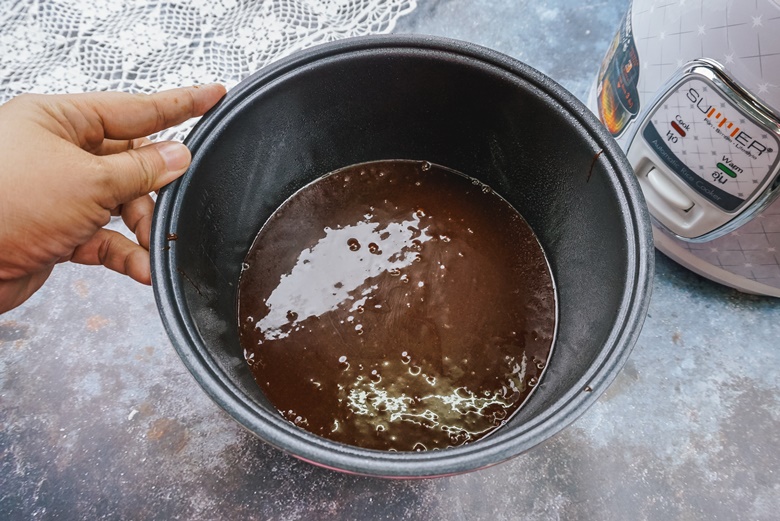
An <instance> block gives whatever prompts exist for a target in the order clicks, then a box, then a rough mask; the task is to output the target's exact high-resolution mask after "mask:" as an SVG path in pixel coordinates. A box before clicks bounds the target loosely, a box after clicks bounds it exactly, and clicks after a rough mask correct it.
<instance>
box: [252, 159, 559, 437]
mask: <svg viewBox="0 0 780 521" xmlns="http://www.w3.org/2000/svg"><path fill="white" fill-rule="evenodd" d="M238 316H239V321H240V324H239V328H240V337H241V343H242V345H243V347H244V355H245V357H246V360H247V362H248V363H249V365H250V367H251V369H252V372H253V374H254V376H255V379H256V380H257V383H258V384H259V385H260V387H261V388H262V390H263V392H264V393H265V395H266V396H267V397H268V399H269V400H270V401H271V403H272V404H273V405H274V406H275V407H276V408H277V409H278V410H279V412H280V413H281V414H282V415H283V416H284V417H285V418H287V419H288V420H289V421H291V422H293V423H294V424H295V425H297V426H299V427H300V428H302V429H306V430H308V431H311V432H313V433H315V434H318V435H320V436H324V437H326V438H329V439H331V440H335V441H338V442H342V443H346V444H350V445H357V446H360V447H365V448H371V449H380V450H397V451H423V450H431V449H443V448H446V447H451V446H458V445H462V444H464V443H471V442H473V441H475V440H478V439H479V438H482V437H484V436H486V435H488V434H489V433H491V432H492V431H493V430H495V429H496V428H498V427H500V426H501V425H502V424H504V423H506V421H507V420H508V419H509V418H510V417H511V416H512V414H513V413H515V412H516V411H517V409H518V408H519V407H520V406H521V405H522V404H523V402H524V401H525V400H526V398H527V397H528V395H529V394H530V393H531V391H532V390H533V388H534V386H536V385H537V384H538V382H539V379H540V377H541V375H542V372H543V371H544V367H545V365H546V364H547V360H548V358H549V356H550V349H551V347H552V343H553V338H554V334H555V326H556V324H555V320H556V304H555V287H554V284H553V280H552V275H551V273H550V269H549V266H548V264H547V260H546V258H545V256H544V252H543V251H542V248H541V246H540V245H539V242H538V241H537V239H536V236H535V235H534V233H533V231H532V230H531V228H530V227H529V226H528V224H527V223H526V222H525V220H523V218H522V217H521V216H520V214H518V213H517V211H516V210H515V209H514V208H512V206H510V205H509V203H507V202H506V201H505V200H504V199H502V198H501V197H500V196H498V195H497V194H496V193H494V192H493V191H492V190H491V189H490V188H489V187H487V186H485V185H483V184H481V183H480V182H479V181H476V180H474V179H471V178H468V177H466V176H464V175H462V174H459V173H457V172H455V171H453V170H449V169H447V168H443V167H441V166H437V165H433V164H431V163H428V162H420V161H377V162H372V163H364V164H359V165H354V166H350V167H346V168H343V169H341V170H338V171H336V172H333V173H331V174H329V175H327V176H325V177H323V178H321V179H319V180H317V181H315V182H314V183H312V184H310V185H308V186H306V187H304V188H303V189H301V190H300V191H299V192H297V193H296V194H295V195H293V196H292V197H291V198H290V199H288V200H287V201H286V202H285V203H284V204H283V205H282V206H281V207H280V208H279V209H278V210H277V211H276V212H275V213H274V214H273V215H272V216H271V218H270V219H269V220H268V221H267V222H266V224H265V225H264V226H263V228H262V229H261V230H260V233H259V234H258V236H257V238H256V239H255V242H254V244H253V245H252V248H251V249H250V251H249V254H248V255H247V258H246V262H245V264H244V270H243V272H242V275H241V279H240V282H239V298H238Z"/></svg>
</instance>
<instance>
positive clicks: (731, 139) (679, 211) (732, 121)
mask: <svg viewBox="0 0 780 521" xmlns="http://www.w3.org/2000/svg"><path fill="white" fill-rule="evenodd" d="M779 128H780V127H779V126H778V124H777V123H776V121H775V120H774V117H773V116H772V115H771V114H769V113H767V112H764V111H762V110H761V108H760V106H758V105H757V104H755V103H754V102H753V101H752V100H751V99H750V98H749V97H748V96H747V95H746V94H744V93H743V92H741V90H740V89H739V88H738V87H736V86H733V85H730V84H729V82H728V81H727V79H726V78H724V77H723V76H722V73H720V71H717V70H715V69H713V68H711V67H707V66H701V65H700V66H692V67H690V68H689V69H688V70H687V71H686V73H685V74H683V75H682V78H680V79H678V81H677V82H676V83H674V84H673V85H672V86H671V87H670V88H669V89H668V90H667V91H666V93H665V94H664V95H663V96H662V97H661V98H660V99H659V100H658V101H657V102H656V103H655V104H654V105H653V107H652V108H651V109H650V111H649V112H648V115H647V117H646V118H645V119H644V121H643V122H642V124H641V125H640V126H639V129H638V131H637V134H636V136H635V137H634V139H633V141H632V143H631V146H630V147H629V150H628V153H627V155H628V159H629V161H630V162H631V164H632V165H633V166H634V171H635V172H636V174H637V176H638V178H639V183H640V185H641V187H642V190H643V192H644V194H645V199H646V200H647V203H648V206H649V207H650V213H651V214H652V216H653V218H654V220H655V221H656V222H658V223H659V224H661V225H662V226H663V227H665V228H666V229H667V230H669V231H670V232H672V233H673V234H674V235H676V236H677V237H679V238H681V239H686V240H692V241H696V240H711V239H713V238H715V237H717V236H720V235H722V234H725V233H728V232H729V231H731V230H733V229H735V228H736V227H738V226H741V225H742V224H744V222H747V221H748V220H749V219H750V218H751V216H752V215H754V214H755V213H756V211H757V210H758V209H760V208H762V207H763V206H764V205H765V204H767V202H768V201H769V200H770V199H773V198H774V197H775V196H777V193H778V191H780V190H778V188H780V180H779V179H778V170H779V167H778V158H780V132H779V131H778V129H779Z"/></svg>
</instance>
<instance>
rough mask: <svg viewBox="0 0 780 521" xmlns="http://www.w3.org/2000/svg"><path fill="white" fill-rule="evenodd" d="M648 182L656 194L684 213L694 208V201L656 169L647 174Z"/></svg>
mask: <svg viewBox="0 0 780 521" xmlns="http://www.w3.org/2000/svg"><path fill="white" fill-rule="evenodd" d="M647 180H648V181H649V182H650V185H651V186H652V187H653V188H654V189H655V191H656V193H657V194H658V195H659V196H661V198H662V199H663V200H664V201H666V202H667V203H669V204H670V205H672V206H674V207H675V208H679V209H680V210H682V211H683V212H687V211H689V210H690V209H691V208H693V201H691V200H690V199H689V198H688V196H687V195H685V194H684V193H682V191H680V189H679V188H677V186H676V185H675V184H674V183H672V182H671V181H670V180H669V178H668V177H666V176H665V175H664V174H663V173H662V172H659V171H658V170H656V169H655V168H651V169H650V171H649V172H648V173H647Z"/></svg>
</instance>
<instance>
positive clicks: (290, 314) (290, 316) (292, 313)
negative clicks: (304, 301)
mask: <svg viewBox="0 0 780 521" xmlns="http://www.w3.org/2000/svg"><path fill="white" fill-rule="evenodd" d="M297 318H298V313H296V312H295V311H288V312H287V320H289V321H290V322H295V320H296V319H297Z"/></svg>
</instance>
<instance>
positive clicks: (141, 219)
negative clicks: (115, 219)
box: [122, 195, 154, 250]
mask: <svg viewBox="0 0 780 521" xmlns="http://www.w3.org/2000/svg"><path fill="white" fill-rule="evenodd" d="M153 216H154V201H153V200H152V198H151V197H150V196H149V195H144V196H141V197H139V198H138V199H133V200H132V201H130V202H129V203H125V204H123V205H122V220H123V221H124V222H125V226H127V227H128V229H129V230H130V231H131V232H133V233H134V234H135V236H136V238H137V239H138V244H140V245H141V246H143V247H144V248H145V249H147V250H148V249H149V240H150V237H151V234H152V217H153Z"/></svg>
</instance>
